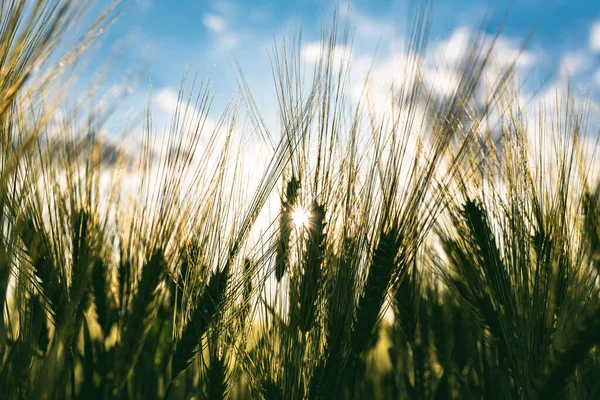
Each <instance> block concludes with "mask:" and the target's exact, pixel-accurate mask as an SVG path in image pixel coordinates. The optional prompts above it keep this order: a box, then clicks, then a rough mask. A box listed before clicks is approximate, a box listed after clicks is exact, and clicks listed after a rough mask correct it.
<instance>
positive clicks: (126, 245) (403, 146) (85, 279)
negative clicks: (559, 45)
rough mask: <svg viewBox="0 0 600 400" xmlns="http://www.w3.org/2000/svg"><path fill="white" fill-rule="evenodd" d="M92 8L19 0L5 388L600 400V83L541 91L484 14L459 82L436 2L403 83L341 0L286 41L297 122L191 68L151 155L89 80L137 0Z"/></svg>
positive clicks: (3, 233) (7, 35)
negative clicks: (306, 45) (353, 59)
mask: <svg viewBox="0 0 600 400" xmlns="http://www.w3.org/2000/svg"><path fill="white" fill-rule="evenodd" d="M86 3H87V2H76V1H66V0H65V1H63V0H35V1H25V0H7V1H3V2H2V5H1V6H0V165H1V169H0V312H1V313H2V314H1V316H0V393H2V397H3V398H5V399H29V398H31V399H38V398H43V399H91V398H106V399H112V398H123V399H154V398H160V399H184V398H186V399H187V398H190V399H191V398H193V399H225V398H234V399H250V398H256V399H263V398H264V399H436V400H437V399H471V398H472V399H517V398H525V399H536V398H538V399H550V398H557V399H559V398H560V399H562V398H564V399H597V398H599V397H600V353H599V352H598V350H597V344H598V343H599V342H600V296H599V295H600V287H599V284H598V273H599V272H600V271H599V268H600V229H599V223H600V185H599V181H598V166H599V165H600V164H598V162H597V159H596V156H595V150H596V148H597V138H598V134H597V132H598V127H596V126H590V125H589V122H590V121H591V120H592V119H590V113H591V112H592V110H593V108H592V107H591V104H592V100H591V99H588V98H583V99H575V98H574V96H573V95H572V93H571V92H569V91H567V92H566V93H562V92H561V93H559V92H558V91H557V94H556V97H555V99H554V100H553V101H551V102H548V101H543V99H537V98H534V99H533V100H532V102H533V105H532V104H527V105H526V104H523V102H522V97H520V93H519V89H518V85H517V83H518V82H516V78H515V76H516V74H515V71H516V68H517V67H518V63H519V61H518V55H516V56H515V59H514V60H510V62H506V60H504V61H505V62H504V64H503V65H501V66H499V65H498V64H497V63H496V62H495V61H494V59H495V51H496V50H495V48H496V47H495V46H496V45H497V43H496V42H497V38H498V36H497V35H496V36H490V35H486V34H484V33H481V34H476V35H473V36H472V37H471V39H470V40H469V41H468V43H467V44H466V47H465V49H464V50H465V51H464V54H462V56H461V57H460V59H459V60H458V61H457V63H456V69H455V72H456V73H455V76H453V79H451V80H450V82H451V83H450V84H449V85H450V86H448V82H446V86H445V87H443V88H440V87H439V86H436V85H439V84H438V83H436V81H435V79H434V80H432V79H431V76H430V75H431V73H430V72H431V66H430V65H427V63H426V62H425V60H426V54H427V43H428V36H429V28H430V25H431V12H432V10H431V7H430V5H429V4H425V5H422V6H418V7H414V9H413V12H412V14H411V15H410V18H409V19H408V20H409V21H410V24H411V25H410V27H409V32H410V35H409V36H408V37H407V40H406V42H405V43H404V57H405V59H404V62H403V69H402V70H401V71H399V77H400V78H399V79H398V80H397V81H395V82H394V83H393V84H392V85H391V86H390V87H388V88H386V89H387V95H386V96H385V97H384V98H383V99H382V98H381V97H380V96H377V95H376V94H375V92H374V91H373V90H371V89H372V88H373V85H375V84H376V83H377V82H378V81H380V80H379V77H378V76H377V73H378V71H377V70H376V69H369V70H368V72H367V74H366V75H365V76H364V77H363V79H364V81H363V82H362V83H363V85H362V87H363V89H362V92H361V94H360V96H359V100H358V101H354V100H351V99H350V96H349V86H350V83H352V82H350V81H351V79H354V78H353V75H351V63H350V62H349V61H348V60H349V57H350V52H351V51H352V40H353V37H352V28H351V22H347V21H343V19H340V17H339V16H337V15H336V16H334V17H333V18H332V21H333V22H332V23H331V24H330V25H329V26H328V28H327V29H326V30H325V31H324V33H323V36H322V41H321V43H320V46H318V47H317V48H316V49H315V50H316V53H315V54H316V55H315V57H314V60H313V61H314V62H313V63H312V64H311V65H306V63H304V62H302V60H301V59H302V56H301V51H302V50H301V49H302V48H301V46H300V40H299V39H294V40H292V41H291V42H289V41H288V42H285V41H284V42H279V44H277V43H276V45H275V48H274V50H273V51H272V52H271V53H270V54H271V63H272V68H273V77H274V89H275V93H276V97H277V102H278V107H279V108H278V110H276V111H277V118H278V119H277V124H278V127H277V129H274V128H272V127H271V126H269V124H267V123H266V122H265V119H264V118H263V116H262V115H263V114H262V113H263V111H262V110H260V109H259V107H258V106H257V103H256V102H255V100H254V97H253V95H252V93H251V91H250V89H249V87H248V85H247V84H246V80H245V78H244V74H243V72H242V71H241V70H240V71H239V77H240V78H239V87H240V91H239V95H238V96H236V97H234V98H233V99H232V100H231V101H230V102H229V103H228V104H227V105H226V107H225V108H224V109H223V110H222V113H221V116H220V118H218V119H215V120H212V119H209V118H207V115H208V111H209V110H210V109H211V107H212V103H213V98H214V91H213V89H212V87H213V86H212V84H211V81H210V77H208V76H206V77H195V78H193V79H188V78H187V74H184V77H183V80H182V86H181V90H180V92H179V93H178V95H177V98H176V99H175V103H176V107H175V109H174V110H173V114H172V118H171V120H170V123H169V124H167V126H166V127H165V128H164V129H163V130H161V129H162V128H160V129H157V128H156V127H154V125H153V119H152V115H153V113H152V103H151V102H150V101H148V104H147V107H146V110H145V113H144V118H143V123H142V125H143V135H142V139H141V145H140V148H139V151H136V152H132V151H128V150H127V139H123V141H122V142H114V141H111V140H109V139H108V138H106V137H103V135H101V134H100V131H101V129H100V126H101V124H102V122H103V120H104V119H106V118H107V113H108V111H107V107H104V108H103V107H87V106H86V105H89V103H90V102H91V101H92V97H93V96H91V97H86V96H88V94H87V93H86V92H81V93H79V92H77V90H78V89H77V88H78V87H77V86H76V85H74V84H73V82H72V78H73V76H74V75H76V72H77V70H78V65H79V63H80V60H82V59H83V56H84V55H85V54H86V51H88V49H89V47H90V46H91V45H92V43H93V42H94V41H95V40H97V39H98V37H100V34H101V33H102V32H103V31H104V30H106V29H108V28H109V27H110V25H111V24H112V22H113V21H114V20H115V18H117V17H118V16H119V14H120V13H121V11H123V8H122V5H120V4H118V3H116V4H114V5H113V6H112V7H111V8H109V9H107V10H106V11H105V12H103V13H102V14H100V15H98V16H94V17H93V18H91V19H90V17H89V11H90V10H95V9H94V8H91V9H90V8H88V7H89V6H88V5H87V4H86ZM86 21H87V22H86ZM90 21H91V22H90ZM342 21H343V22H344V24H340V22H342ZM350 21H351V20H350ZM84 22H86V23H87V25H86V24H85V23H84ZM75 26H77V27H78V29H77V32H78V33H77V34H78V35H80V36H78V37H77V38H76V39H75V40H74V39H73V35H72V34H71V33H69V32H73V29H74V27H75ZM82 26H85V28H84V29H82V28H81V27H82ZM133 80H134V79H133V78H132V81H131V82H126V83H127V85H125V86H124V87H123V88H122V92H123V93H125V94H126V92H127V86H128V85H129V84H131V85H133V84H134V82H133ZM354 83H356V82H354ZM69 88H70V89H69ZM73 93H75V95H77V96H78V97H77V100H76V101H75V102H73V101H70V99H69V95H70V94H73ZM120 95H121V94H118V96H120ZM118 96H117V97H118ZM149 98H151V97H150V96H149ZM71 100H72V99H71ZM105 103H106V102H105ZM105 103H103V104H105ZM114 104H117V105H115V107H118V103H114ZM105 105H106V104H105ZM532 121H533V122H532ZM123 131H124V132H126V131H127V128H126V127H123ZM252 146H254V147H257V146H258V147H259V148H260V151H259V152H258V153H260V154H262V155H264V157H262V158H260V157H258V158H257V156H256V154H258V153H257V152H251V151H250V147H252Z"/></svg>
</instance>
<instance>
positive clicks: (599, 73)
mask: <svg viewBox="0 0 600 400" xmlns="http://www.w3.org/2000/svg"><path fill="white" fill-rule="evenodd" d="M594 84H595V85H596V86H597V87H600V69H598V70H596V73H594Z"/></svg>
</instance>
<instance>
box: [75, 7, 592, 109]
mask: <svg viewBox="0 0 600 400" xmlns="http://www.w3.org/2000/svg"><path fill="white" fill-rule="evenodd" d="M110 3H111V0H102V1H100V2H99V4H98V6H99V7H103V6H106V5H107V4H110ZM409 4H418V2H414V1H413V2H412V3H410V2H409V1H406V0H405V1H366V0H355V1H351V2H347V1H346V2H343V3H341V4H340V3H339V2H334V1H329V0H327V1H261V2H255V1H247V0H244V1H234V0H228V1H220V0H214V1H193V0H179V1H169V0H138V1H136V2H134V4H132V6H131V7H129V8H128V9H127V10H126V11H125V13H124V14H123V15H122V16H121V17H120V19H119V20H118V21H117V23H116V24H114V25H113V26H112V27H111V29H110V30H109V31H108V32H107V34H106V35H105V36H104V37H103V40H102V46H101V47H100V48H98V49H97V54H96V59H99V60H103V59H106V58H107V57H108V55H109V54H112V53H111V51H113V52H114V49H115V48H120V49H121V52H120V53H118V52H117V54H118V55H117V57H116V62H115V65H114V68H113V72H112V74H111V75H110V76H109V78H108V80H107V82H106V84H107V87H109V86H110V85H113V84H114V83H115V82H118V80H119V79H120V78H122V77H123V76H124V75H125V72H126V71H127V69H128V68H131V67H132V66H135V65H143V66H144V67H146V68H145V69H144V70H143V72H141V73H140V78H141V80H140V84H139V85H138V86H137V87H136V89H135V90H134V91H133V93H132V94H131V95H130V96H129V98H128V99H127V100H126V101H125V102H124V107H122V108H121V109H122V110H125V109H129V110H139V111H140V112H141V111H142V110H143V107H144V103H145V99H146V96H147V90H148V84H149V82H150V81H151V82H152V90H153V100H154V102H155V108H154V113H155V115H156V116H157V117H158V120H159V121H164V120H165V118H166V117H165V115H166V114H167V112H168V104H166V103H165V102H164V101H163V102H162V103H161V101H160V99H159V98H158V97H160V96H159V95H160V94H161V93H163V94H165V93H172V92H173V91H176V90H177V88H178V87H179V84H180V81H181V75H182V72H183V69H184V67H185V66H186V65H187V66H188V67H189V69H190V74H191V75H193V73H194V72H195V71H196V70H197V69H199V70H200V71H201V72H211V73H212V81H213V82H214V86H215V88H217V90H218V91H217V95H216V98H215V108H214V112H215V113H218V111H219V110H220V109H222V107H223V106H224V104H225V103H226V102H227V101H228V100H229V99H230V98H231V97H232V96H233V95H235V93H236V91H237V77H238V74H237V71H236V67H235V61H236V60H237V61H238V62H239V63H240V65H241V67H242V69H243V71H244V73H245V76H246V77H247V78H248V82H249V85H250V87H251V89H252V90H253V91H254V95H255V96H256V97H257V99H258V100H259V105H260V104H262V105H263V106H265V107H272V105H273V103H272V102H271V100H269V98H270V94H272V87H273V85H272V76H271V70H270V63H269V57H268V51H269V50H270V49H271V48H272V46H273V43H274V40H275V39H277V40H281V39H282V38H287V39H288V40H290V38H291V36H292V34H293V33H294V32H297V31H298V30H301V31H302V37H303V43H305V44H307V45H310V43H315V42H316V41H318V39H319V35H320V33H321V31H322V27H323V26H324V25H328V24H329V23H330V22H331V20H332V16H333V12H334V9H335V7H336V6H337V5H339V6H340V8H341V10H342V11H345V10H347V9H348V7H350V9H351V12H350V21H351V22H352V24H353V27H354V28H355V31H354V52H353V54H354V55H355V56H356V57H357V58H356V60H355V59H353V61H356V63H358V64H360V57H362V58H363V59H366V58H368V59H372V57H373V56H374V54H375V48H376V46H378V50H377V57H376V63H380V64H381V65H386V62H388V64H389V60H392V59H394V51H395V47H394V43H395V42H396V41H397V40H398V39H401V38H402V37H403V36H404V35H405V33H406V31H407V28H408V26H407V25H408V24H407V23H406V17H407V15H408V13H407V9H408V7H409V6H408V5H409ZM503 16H506V18H505V20H504V23H503V26H502V31H501V39H502V40H501V41H502V43H501V49H500V50H502V51H499V52H498V57H500V58H502V57H509V56H514V55H515V54H517V53H518V50H519V48H520V47H521V45H522V44H523V43H524V40H525V39H526V38H527V37H528V36H529V34H533V36H532V37H531V38H530V40H529V41H528V42H527V47H526V53H525V55H526V59H527V71H528V73H527V74H526V76H525V75H524V77H525V78H527V85H529V86H528V87H529V88H530V90H532V88H534V87H537V85H539V84H540V83H541V82H542V81H543V80H544V79H548V81H547V83H546V86H547V87H552V86H553V84H554V83H556V82H561V81H562V82H564V81H565V79H566V77H567V76H571V77H572V79H573V83H574V87H575V90H576V92H580V93H581V92H582V91H583V90H592V91H594V92H600V5H598V4H595V2H594V1H567V0H546V1H540V0H520V1H512V2H483V1H459V0H437V1H436V2H435V3H434V7H433V23H432V27H431V37H430V38H431V39H430V47H433V48H436V47H437V48H441V47H442V46H444V45H449V44H451V43H455V42H456V40H458V39H459V38H460V37H461V35H460V33H461V32H464V31H469V32H474V31H476V30H477V29H478V28H479V27H480V26H482V25H481V23H482V21H483V20H484V19H485V18H486V17H487V18H488V19H487V20H488V21H490V20H491V21H492V23H490V24H489V25H487V26H486V29H487V31H488V33H493V31H494V30H495V29H497V27H498V22H499V21H501V20H502V17H503ZM452 39H454V42H453V41H452ZM119 46H120V47H119ZM111 49H113V50H111ZM123 49H124V50H123ZM450 51H451V48H450ZM447 55H448V54H447ZM527 57H528V58H527ZM376 65H378V64H376ZM390 65H391V64H390ZM389 69H390V67H389V65H388V67H387V69H386V68H383V67H382V70H381V71H387V70H389ZM392 69H393V68H392ZM87 79H89V75H86V74H83V75H82V77H81V82H80V85H85V84H86V83H87V82H86V80H87ZM157 96H158V97H157ZM156 100H159V101H158V102H157V101H156ZM163 100H165V98H163ZM163 103H165V104H163Z"/></svg>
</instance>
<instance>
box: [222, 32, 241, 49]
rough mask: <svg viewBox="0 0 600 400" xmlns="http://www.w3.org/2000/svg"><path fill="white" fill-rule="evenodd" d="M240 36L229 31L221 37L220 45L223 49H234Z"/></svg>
mask: <svg viewBox="0 0 600 400" xmlns="http://www.w3.org/2000/svg"><path fill="white" fill-rule="evenodd" d="M239 41H240V38H239V36H238V35H236V34H235V33H233V32H228V33H226V34H224V35H222V36H221V37H220V38H219V42H218V44H219V47H221V48H223V49H232V48H234V47H236V46H237V45H238V43H239Z"/></svg>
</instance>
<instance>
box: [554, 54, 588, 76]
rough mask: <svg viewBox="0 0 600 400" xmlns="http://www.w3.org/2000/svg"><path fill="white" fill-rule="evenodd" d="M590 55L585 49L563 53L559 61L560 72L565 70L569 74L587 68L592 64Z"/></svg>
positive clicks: (571, 74) (575, 73)
mask: <svg viewBox="0 0 600 400" xmlns="http://www.w3.org/2000/svg"><path fill="white" fill-rule="evenodd" d="M592 62H593V60H592V57H591V55H590V54H589V53H588V52H586V51H570V52H568V53H565V54H564V55H563V57H562V60H561V62H560V72H561V73H562V72H565V73H567V74H568V75H569V76H573V75H577V74H578V73H580V72H582V71H585V70H587V69H588V68H590V66H591V65H592Z"/></svg>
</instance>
